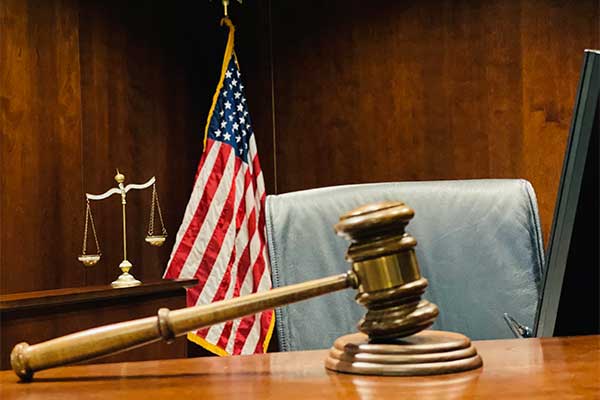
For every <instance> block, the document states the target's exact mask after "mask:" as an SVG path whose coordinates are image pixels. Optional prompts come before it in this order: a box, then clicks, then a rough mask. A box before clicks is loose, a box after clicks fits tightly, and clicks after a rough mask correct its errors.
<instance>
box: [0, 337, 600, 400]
mask: <svg viewBox="0 0 600 400" xmlns="http://www.w3.org/2000/svg"><path fill="white" fill-rule="evenodd" d="M475 345H476V347H477V349H478V351H479V353H480V354H481V356H482V357H483V362H484V366H483V369H481V370H477V371H470V372H463V373H459V374H451V375H441V376H435V377H415V378H407V377H372V376H359V375H345V374H337V373H332V372H328V371H326V370H325V369H324V367H323V359H324V358H325V354H326V351H324V350H318V351H306V352H296V353H273V354H266V355H256V356H245V357H228V358H217V357H210V358H194V359H186V360H163V361H144V362H129V363H118V364H102V365H87V366H74V367H66V368H60V369H54V370H48V371H42V372H40V373H38V374H36V378H37V379H36V380H35V381H34V382H32V383H17V378H16V376H15V375H14V374H13V373H12V372H8V371H5V372H2V373H0V398H2V399H9V398H10V399H30V398H44V399H79V398H86V399H87V398H102V399H107V398H120V399H144V400H148V399H152V398H173V399H203V400H206V399H212V398H224V399H244V400H249V399H254V398H261V399H263V398H273V399H285V400H291V399H296V398H298V399H302V400H308V399H321V398H328V399H330V398H340V399H353V398H356V399H371V398H372V399H386V398H390V399H392V398H393V399H397V398H406V399H411V398H419V399H427V398H446V399H455V398H467V399H470V398H494V399H517V398H523V399H525V398H526V399H538V398H539V399H552V398H560V399H569V398H598V396H600V336H582V337H573V338H561V339H558V338H551V339H541V340H540V339H520V340H517V339H515V340H495V341H480V342H475Z"/></svg>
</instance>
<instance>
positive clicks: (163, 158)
mask: <svg viewBox="0 0 600 400" xmlns="http://www.w3.org/2000/svg"><path fill="white" fill-rule="evenodd" d="M231 13H232V19H233V20H234V23H236V25H237V28H238V29H237V37H236V43H237V52H238V58H239V61H240V64H241V68H242V73H243V74H244V80H245V85H246V87H247V89H248V93H247V95H248V99H249V104H250V107H251V115H252V118H253V124H254V127H255V131H256V134H257V141H258V146H259V153H260V155H261V161H262V166H263V170H264V172H265V179H266V185H267V190H268V192H269V193H276V192H278V193H283V192H287V191H292V190H299V189H305V188H312V187H319V186H326V185H335V184H344V183H360V182H377V181H399V180H431V179H464V178H486V177H511V178H512V177H522V178H525V179H528V180H530V181H531V182H532V183H533V185H534V188H535V189H536V191H537V195H538V202H539V205H540V213H541V218H542V224H543V229H544V233H545V236H546V237H547V235H548V233H549V228H550V224H551V220H552V213H553V209H554V202H555V197H556V191H557V187H558V181H559V176H560V170H561V166H562V159H563V155H564V150H565V143H566V139H567V136H568V129H569V123H570V118H571V112H572V107H573V104H574V96H575V90H576V86H577V80H578V75H579V68H580V63H581V60H582V52H583V49H585V48H598V47H600V37H599V36H600V31H599V29H600V28H599V26H598V20H599V19H600V10H599V6H598V3H597V1H595V0H590V1H558V0H521V1H499V0H498V1H475V0H474V1H457V0H453V1H450V0H446V1H442V0H439V1H420V2H386V3H378V2H371V1H358V0H349V1H329V2H321V1H303V2H276V1H273V2H271V1H268V0H257V1H251V0H248V1H247V2H244V4H243V5H241V6H240V5H238V4H237V2H234V3H233V4H232V6H231ZM220 15H221V6H220V3H219V2H218V1H213V2H212V3H211V2H207V1H200V2H191V1H183V0H181V1H172V2H162V1H158V0H153V1H142V0H138V1H128V2H121V1H116V0H113V1H100V0H79V1H78V0H0V140H1V142H0V149H1V152H0V154H1V160H0V179H1V181H0V184H1V187H0V234H1V236H0V292H2V293H12V292H22V291H29V290H42V289H51V288H59V287H74V286H84V285H94V284H106V283H108V282H110V281H111V280H112V279H114V277H116V275H117V274H118V272H119V271H118V270H117V268H116V267H117V265H118V263H119V262H120V260H121V256H120V255H121V244H120V243H121V238H120V211H119V207H120V204H119V201H118V200H117V199H116V198H115V199H112V201H110V200H105V201H104V202H102V203H97V204H93V207H94V208H93V212H94V217H95V220H96V223H97V227H98V234H99V237H100V241H101V246H102V252H103V260H102V261H101V262H100V263H99V264H98V265H97V266H96V267H93V268H88V269H84V268H83V267H82V266H81V265H80V264H79V263H78V262H77V261H76V257H77V255H78V254H79V253H80V252H81V240H82V233H83V222H84V218H83V217H84V200H83V194H84V192H92V193H100V192H103V191H104V190H106V189H107V188H108V187H110V186H111V185H113V184H114V181H113V178H112V177H113V175H114V169H115V168H116V167H118V168H119V169H120V170H121V171H122V172H123V173H125V175H126V176H127V179H128V181H130V182H131V181H135V182H143V181H145V180H147V179H148V178H149V177H150V176H152V175H156V177H157V179H158V190H159V195H160V199H161V206H162V208H163V212H164V213H165V217H166V222H167V229H168V230H169V233H170V236H169V240H168V242H167V244H166V245H165V247H163V248H159V249H155V248H150V247H148V246H147V245H146V244H145V243H144V242H143V237H144V234H145V229H146V228H147V223H148V217H149V211H150V210H149V206H150V191H147V192H141V193H140V192H130V193H131V195H130V196H129V197H128V199H129V204H128V226H129V232H128V250H129V251H128V252H129V254H131V256H130V259H131V261H132V262H133V263H134V265H135V267H134V270H133V271H132V272H134V274H135V275H136V276H137V277H139V278H141V279H142V280H150V279H158V278H159V277H160V276H161V274H162V271H163V270H164V266H165V264H166V261H167V260H168V256H169V253H170V250H171V246H172V243H173V240H174V236H175V233H176V231H177V227H178V224H179V223H180V221H181V217H182V215H183V210H184V209H185V205H186V203H187V199H188V196H189V194H190V190H191V185H192V179H193V176H194V174H195V170H196V166H197V162H198V160H199V158H200V155H201V146H202V144H201V142H202V136H203V129H204V125H205V122H206V116H207V113H208V109H209V107H210V101H211V99H212V95H213V91H214V89H215V86H216V81H217V79H218V74H219V69H220V63H221V57H222V52H223V48H224V40H225V30H224V29H222V28H219V27H218V20H219V18H220ZM90 244H91V243H90Z"/></svg>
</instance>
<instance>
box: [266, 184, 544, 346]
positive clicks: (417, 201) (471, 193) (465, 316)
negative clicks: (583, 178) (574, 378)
mask: <svg viewBox="0 0 600 400" xmlns="http://www.w3.org/2000/svg"><path fill="white" fill-rule="evenodd" d="M381 200H400V201H403V202H405V203H406V204H408V205H409V206H410V207H412V208H413V209H414V210H415V217H414V218H413V220H412V221H411V223H410V224H409V225H408V227H407V231H408V232H410V233H411V234H412V235H413V236H414V237H415V238H416V239H417V242H418V245H417V249H416V251H417V258H418V261H419V264H420V268H421V273H422V275H423V276H424V277H425V278H427V279H428V280H429V287H428V289H427V291H426V293H425V298H427V299H428V300H430V301H432V302H434V303H436V304H437V305H438V306H439V308H440V315H439V317H438V318H437V320H436V323H435V324H434V326H433V328H434V329H442V330H448V331H456V332H461V333H464V334H466V335H467V336H469V337H470V338H471V339H499V338H510V337H513V336H512V333H511V331H510V329H509V328H508V326H507V325H506V324H505V322H504V320H503V313H505V312H507V313H509V314H510V315H511V316H512V317H514V318H515V319H516V320H517V321H519V322H520V323H522V324H524V325H528V326H533V323H534V319H535V313H536V309H537V304H538V301H539V296H540V289H541V288H540V286H541V279H542V274H543V265H544V261H543V247H542V239H541V232H540V224H539V217H538V210H537V202H536V198H535V193H534V191H533V188H532V187H531V185H530V184H529V182H527V181H525V180H517V179H514V180H512V179H511V180H509V179H486V180H463V181H432V182H402V183H378V184H361V185H348V186H337V187H327V188H320V189H312V190H305V191H300V192H294V193H286V194H282V195H276V196H268V197H267V206H266V225H267V240H268V244H269V255H270V259H271V272H272V277H273V286H274V287H280V286H285V285H289V284H292V283H298V282H303V281H306V280H309V279H316V278H321V277H325V276H329V275H334V274H338V273H341V272H344V271H347V270H348V269H349V264H348V263H347V262H346V261H345V260H344V254H345V252H346V249H347V248H348V243H347V242H346V241H345V240H344V239H342V238H340V237H337V236H336V235H335V233H334V232H333V225H334V224H335V222H337V220H338V218H339V216H340V215H341V214H343V213H344V212H346V211H349V210H351V209H353V208H355V207H357V206H359V205H363V204H366V203H370V202H375V201H381ZM355 294H356V293H355V292H354V291H352V290H345V291H342V292H338V293H334V294H330V295H327V296H322V297H319V298H315V299H311V300H308V301H304V302H301V303H296V304H292V305H289V306H285V307H281V308H279V309H277V310H276V328H277V333H278V338H279V347H280V349H281V350H282V351H292V350H308V349H318V348H326V347H329V346H331V344H332V343H333V341H334V340H335V339H336V338H337V337H339V336H341V335H344V334H347V333H351V332H354V331H356V324H357V322H358V321H359V319H360V318H361V317H362V316H363V315H364V311H365V310H364V309H363V308H362V307H361V306H359V305H358V304H356V303H355V301H354V296H355Z"/></svg>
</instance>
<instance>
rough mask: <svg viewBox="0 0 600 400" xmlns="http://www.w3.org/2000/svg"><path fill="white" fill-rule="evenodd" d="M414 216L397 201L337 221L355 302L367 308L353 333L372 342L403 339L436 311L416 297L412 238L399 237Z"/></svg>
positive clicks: (419, 289) (420, 288) (419, 282)
mask: <svg viewBox="0 0 600 400" xmlns="http://www.w3.org/2000/svg"><path fill="white" fill-rule="evenodd" d="M413 216H414V211H413V210H412V209H411V208H410V207H408V206H407V205H406V204H404V203H401V202H382V203H375V204H368V205H365V206H362V207H360V208H357V209H355V210H352V211H350V212H348V213H346V214H344V215H342V216H341V217H340V222H339V223H337V224H336V225H335V230H336V231H337V233H338V234H339V235H341V236H344V237H345V238H346V239H348V240H350V242H351V244H350V247H349V249H348V252H347V254H346V259H347V260H348V261H349V262H351V263H352V271H353V272H354V274H355V276H356V278H357V286H358V294H357V296H356V301H357V302H358V303H360V304H362V305H364V306H365V307H366V308H367V314H366V315H365V317H364V318H363V319H362V320H361V321H360V323H359V326H358V329H359V330H360V331H361V332H363V333H366V334H368V335H369V338H370V339H371V340H372V341H375V342H377V341H387V340H390V339H395V338H400V337H404V336H409V335H412V334H414V333H417V332H419V331H421V330H423V329H425V328H428V327H429V326H431V325H432V324H433V322H434V320H435V318H436V317H437V315H438V314H439V310H438V308H437V306H436V305H435V304H433V303H430V302H428V301H427V300H424V299H421V295H422V294H423V293H424V292H425V288H426V287H427V280H426V279H425V278H423V277H421V273H420V271H419V265H418V263H417V258H416V255H415V250H414V247H415V246H416V244H417V242H416V240H415V238H413V237H412V236H410V235H409V234H408V233H406V232H405V228H406V225H407V224H408V222H409V221H410V220H411V218H412V217H413Z"/></svg>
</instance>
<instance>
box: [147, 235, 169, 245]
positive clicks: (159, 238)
mask: <svg viewBox="0 0 600 400" xmlns="http://www.w3.org/2000/svg"><path fill="white" fill-rule="evenodd" d="M165 240H167V236H166V235H148V236H146V242H148V243H149V244H150V245H152V246H157V247H159V246H162V245H163V244H164V243H165Z"/></svg>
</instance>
